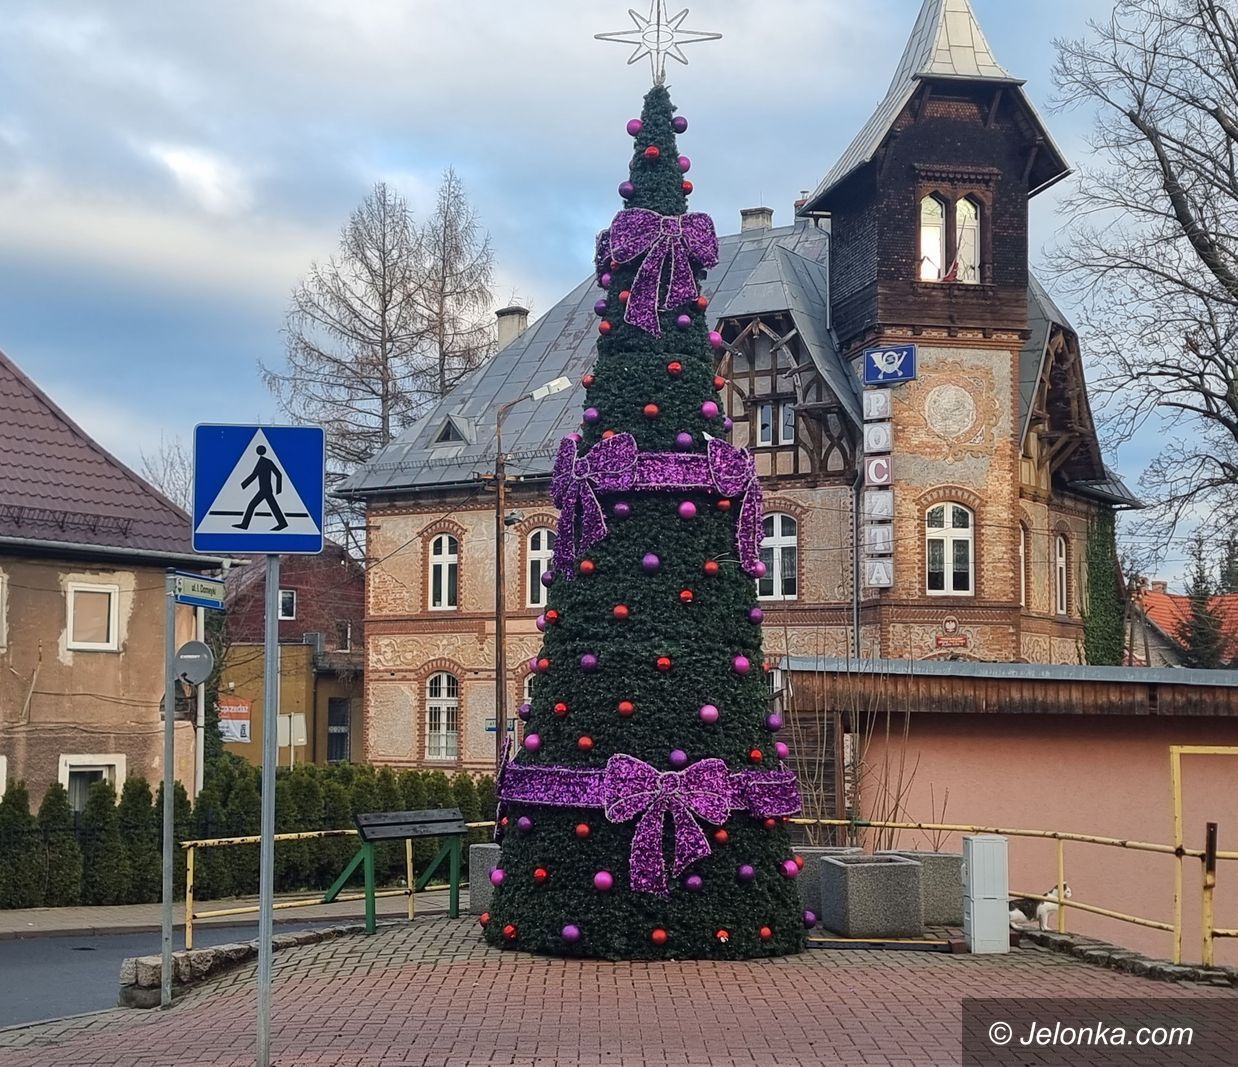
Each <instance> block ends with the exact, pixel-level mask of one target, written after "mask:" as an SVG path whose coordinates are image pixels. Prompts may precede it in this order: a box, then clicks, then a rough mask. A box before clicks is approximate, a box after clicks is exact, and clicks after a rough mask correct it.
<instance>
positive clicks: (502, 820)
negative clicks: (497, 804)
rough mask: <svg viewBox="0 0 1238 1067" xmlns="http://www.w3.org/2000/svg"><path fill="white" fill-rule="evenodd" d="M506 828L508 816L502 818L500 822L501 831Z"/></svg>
mask: <svg viewBox="0 0 1238 1067" xmlns="http://www.w3.org/2000/svg"><path fill="white" fill-rule="evenodd" d="M506 826H507V816H506V815H504V816H503V818H501V819H500V820H499V828H500V829H503V828H505V827H506Z"/></svg>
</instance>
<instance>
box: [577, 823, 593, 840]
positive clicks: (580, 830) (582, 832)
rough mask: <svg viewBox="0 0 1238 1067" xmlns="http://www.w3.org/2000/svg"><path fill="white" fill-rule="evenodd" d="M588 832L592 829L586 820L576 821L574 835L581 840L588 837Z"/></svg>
mask: <svg viewBox="0 0 1238 1067" xmlns="http://www.w3.org/2000/svg"><path fill="white" fill-rule="evenodd" d="M590 833H592V831H591V830H590V829H589V824H588V823H587V822H578V823H577V824H576V836H577V837H579V838H580V839H581V840H582V841H583V840H584V839H585V838H586V837H588V836H589V834H590Z"/></svg>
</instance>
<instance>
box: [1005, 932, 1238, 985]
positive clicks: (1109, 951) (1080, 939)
mask: <svg viewBox="0 0 1238 1067" xmlns="http://www.w3.org/2000/svg"><path fill="white" fill-rule="evenodd" d="M1019 932H1020V933H1021V934H1022V935H1023V937H1025V938H1027V940H1028V941H1030V942H1032V944H1034V945H1039V946H1040V947H1041V948H1047V949H1049V950H1050V951H1052V952H1061V953H1064V954H1065V955H1068V956H1073V957H1074V958H1075V959H1077V960H1082V961H1083V962H1084V963H1090V964H1092V965H1093V966H1095V967H1107V968H1109V970H1112V971H1120V972H1122V973H1123V974H1133V975H1135V976H1136V977H1139V978H1150V979H1152V980H1153V981H1154V982H1195V983H1198V984H1200V985H1210V986H1219V987H1221V988H1230V987H1238V967H1202V966H1194V965H1179V964H1174V963H1170V962H1169V960H1154V959H1149V958H1148V957H1147V956H1141V955H1140V954H1139V953H1138V952H1132V951H1131V950H1130V949H1126V948H1122V947H1120V946H1118V945H1111V944H1109V942H1107V941H1097V940H1096V939H1095V938H1091V937H1084V936H1083V935H1081V934H1059V933H1056V932H1054V931H1051V930H1020V931H1019Z"/></svg>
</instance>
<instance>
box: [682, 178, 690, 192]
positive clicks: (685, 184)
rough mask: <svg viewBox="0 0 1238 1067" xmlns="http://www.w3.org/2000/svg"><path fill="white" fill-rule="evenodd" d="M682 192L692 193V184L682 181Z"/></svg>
mask: <svg viewBox="0 0 1238 1067" xmlns="http://www.w3.org/2000/svg"><path fill="white" fill-rule="evenodd" d="M683 191H684V192H685V193H691V192H692V183H691V182H690V181H687V180H686V179H685V181H684V183H683Z"/></svg>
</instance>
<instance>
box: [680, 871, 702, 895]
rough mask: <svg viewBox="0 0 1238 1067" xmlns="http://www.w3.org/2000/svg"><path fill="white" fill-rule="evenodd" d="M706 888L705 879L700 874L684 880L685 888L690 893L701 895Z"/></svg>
mask: <svg viewBox="0 0 1238 1067" xmlns="http://www.w3.org/2000/svg"><path fill="white" fill-rule="evenodd" d="M704 886H705V879H703V878H702V877H701V876H700V875H699V874H690V875H688V877H687V878H685V879H684V880H683V887H684V889H686V890H687V891H688V892H689V893H699V892H700V891H701V890H702V889H703V888H704Z"/></svg>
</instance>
